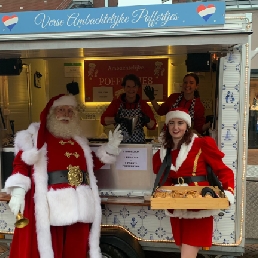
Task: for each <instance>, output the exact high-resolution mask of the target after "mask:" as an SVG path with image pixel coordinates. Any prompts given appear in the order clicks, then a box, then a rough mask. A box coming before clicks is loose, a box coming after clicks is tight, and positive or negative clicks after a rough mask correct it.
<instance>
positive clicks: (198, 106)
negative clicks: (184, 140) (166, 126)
mask: <svg viewBox="0 0 258 258" xmlns="http://www.w3.org/2000/svg"><path fill="white" fill-rule="evenodd" d="M180 94H181V93H173V94H171V95H170V96H169V97H168V98H167V100H166V101H165V102H164V103H162V104H161V106H160V108H159V110H158V112H157V114H158V115H160V116H165V115H166V114H167V113H168V111H169V110H170V109H171V107H172V105H173V104H175V102H176V100H177V99H178V97H179V96H180ZM191 103H192V100H186V99H185V98H184V96H183V98H182V100H181V101H180V102H179V104H178V107H180V108H185V109H187V110H189V108H190V106H191ZM204 113H205V110H204V106H203V104H202V102H201V100H200V98H196V99H195V106H194V125H193V129H195V130H196V131H197V132H198V133H200V134H201V133H203V131H202V126H203V125H204V124H205V117H204Z"/></svg>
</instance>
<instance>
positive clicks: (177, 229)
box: [170, 216, 213, 247]
mask: <svg viewBox="0 0 258 258" xmlns="http://www.w3.org/2000/svg"><path fill="white" fill-rule="evenodd" d="M170 222H171V226H172V233H173V237H174V240H175V243H176V245H178V246H181V245H182V244H187V245H191V246H197V247H210V246H212V233H213V217H212V216H211V217H207V218H201V219H179V218H173V217H170Z"/></svg>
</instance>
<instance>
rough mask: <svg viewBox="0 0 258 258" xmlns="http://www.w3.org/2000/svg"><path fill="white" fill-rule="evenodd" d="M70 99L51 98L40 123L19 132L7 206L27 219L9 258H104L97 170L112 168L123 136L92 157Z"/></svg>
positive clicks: (118, 135)
mask: <svg viewBox="0 0 258 258" xmlns="http://www.w3.org/2000/svg"><path fill="white" fill-rule="evenodd" d="M76 106H77V103H76V100H75V97H74V96H72V95H59V96H56V97H54V98H52V99H51V100H50V101H49V102H48V104H47V106H46V107H45V109H44V110H43V111H42V113H41V115H40V123H33V124H31V125H30V126H29V128H28V129H27V130H24V131H20V132H18V133H17V135H16V138H15V159H14V163H13V172H12V175H11V176H10V177H9V178H8V179H7V181H6V183H5V189H6V191H7V192H8V193H10V194H11V200H10V202H9V206H10V209H11V211H12V212H13V213H14V215H17V213H18V212H21V213H23V214H24V216H25V217H27V218H28V219H29V224H28V225H27V226H26V227H24V228H16V229H15V232H14V237H13V242H12V246H11V252H10V258H39V257H40V258H71V257H76V258H86V257H87V254H88V253H89V254H90V257H91V258H100V257H101V252H100V249H99V236H100V224H101V206H100V198H99V195H98V187H97V184H96V178H95V176H94V172H93V170H97V169H99V168H101V167H102V166H103V165H104V163H109V164H111V163H114V162H115V160H116V156H117V155H118V154H119V149H118V145H119V144H120V142H121V140H122V135H121V133H120V131H119V128H117V129H116V130H115V131H114V133H112V132H110V133H109V141H108V143H105V144H103V145H102V146H100V147H99V149H98V150H97V152H96V154H95V153H93V152H91V149H90V147H89V144H88V141H87V139H86V138H84V137H83V136H82V131H81V128H80V126H79V118H78V115H77V111H76Z"/></svg>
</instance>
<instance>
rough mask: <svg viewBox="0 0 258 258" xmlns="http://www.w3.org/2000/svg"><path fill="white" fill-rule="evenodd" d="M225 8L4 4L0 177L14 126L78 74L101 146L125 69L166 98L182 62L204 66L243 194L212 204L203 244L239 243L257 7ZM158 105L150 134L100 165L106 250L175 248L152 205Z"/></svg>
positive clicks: (133, 252)
mask: <svg viewBox="0 0 258 258" xmlns="http://www.w3.org/2000/svg"><path fill="white" fill-rule="evenodd" d="M225 9H226V8H225V3H224V2H220V1H216V2H204V3H202V2H193V3H183V4H174V5H162V4H161V5H149V6H144V5H142V6H129V7H110V8H96V9H95V8H90V9H87V8H86V9H71V10H53V11H30V12H15V13H0V16H1V21H2V23H0V34H1V36H0V63H1V65H0V92H1V113H2V114H1V118H2V130H1V131H2V142H3V146H2V160H1V164H2V172H1V175H2V177H1V180H2V182H1V185H2V188H3V186H4V181H5V180H6V178H7V177H8V175H10V173H11V169H12V168H11V166H12V165H11V162H12V159H13V153H14V148H13V145H12V144H13V136H14V135H15V132H17V131H19V130H23V129H26V128H27V126H28V125H29V124H30V123H31V122H36V121H38V120H39V114H40V112H41V110H42V109H43V108H44V106H45V104H46V103H47V100H48V99H49V98H51V97H52V96H55V95H57V94H60V93H65V92H66V88H65V85H66V84H67V83H70V82H77V83H78V85H79V88H80V94H79V95H78V96H77V98H78V101H79V107H78V111H79V113H80V117H81V122H82V126H83V128H84V131H85V134H86V136H87V137H88V138H89V141H90V145H91V148H92V150H93V151H94V149H96V147H98V146H99V144H101V142H104V141H106V140H107V132H108V131H109V130H110V129H111V130H112V127H106V128H102V126H101V125H100V121H99V118H100V115H101V114H102V112H103V111H104V110H105V108H106V107H107V105H108V104H109V102H110V101H111V100H112V98H113V97H117V96H119V94H121V92H122V91H121V78H122V77H123V75H125V74H128V73H135V74H137V75H138V76H139V77H140V79H141V81H142V84H143V85H151V86H153V87H154V89H155V94H156V99H157V100H158V101H159V102H163V101H164V100H165V99H166V97H167V96H169V95H170V94H171V93H173V92H177V91H180V84H181V81H182V79H183V76H184V74H185V73H187V72H197V73H198V75H199V77H200V87H199V91H200V95H201V99H202V102H203V104H204V106H205V108H206V115H207V117H208V116H212V117H213V120H212V121H213V127H212V129H211V130H210V134H211V136H212V137H214V138H215V139H216V141H217V144H218V146H219V148H220V149H221V150H222V151H223V152H224V153H225V158H224V162H225V164H226V165H227V166H229V167H230V168H231V169H232V170H233V171H234V174H235V182H236V191H235V203H234V204H231V206H230V208H229V209H226V210H222V211H221V212H220V213H219V214H218V216H214V233H213V246H212V247H211V248H210V249H209V250H202V251H201V253H202V254H203V255H205V256H206V257H223V256H226V257H230V258H231V257H232V258H233V257H235V256H238V255H241V254H243V253H244V246H245V226H246V225H245V221H246V217H245V208H246V207H245V204H246V194H245V192H246V190H245V189H246V173H247V171H246V169H247V142H248V135H247V126H248V115H247V110H248V105H249V103H248V99H249V81H250V61H251V58H252V51H251V34H252V16H251V14H248V13H241V14H240V13H237V14H228V13H226V12H225ZM140 95H141V96H142V98H143V99H145V100H147V99H146V96H145V95H144V93H143V92H140ZM155 117H156V119H157V121H158V127H157V129H156V130H154V131H146V144H121V149H122V152H121V154H120V156H119V159H118V160H117V162H116V163H115V164H113V165H106V166H104V167H103V168H102V169H101V170H99V171H95V174H96V177H97V180H98V186H99V193H100V196H101V198H102V211H103V216H102V225H101V227H102V234H101V240H100V242H101V250H102V254H103V257H112V258H142V257H144V251H146V250H153V251H164V252H178V251H179V250H178V248H177V247H176V245H175V244H174V240H173V235H172V232H171V225H170V221H169V217H167V216H166V215H165V212H164V210H162V209H161V210H152V209H150V201H149V200H150V196H151V193H152V188H153V183H154V180H155V176H154V175H153V171H152V156H153V154H154V153H155V152H156V151H157V150H158V149H159V148H160V144H159V142H158V141H157V138H158V135H159V133H160V128H161V127H162V125H163V123H164V117H158V116H157V115H156V116H155ZM2 192H4V189H2ZM5 198H7V199H5ZM6 200H8V196H5V195H4V194H3V196H2V202H1V204H0V207H1V208H0V211H1V212H0V220H1V223H0V232H1V233H2V234H3V235H5V237H6V239H10V241H11V237H12V234H13V231H14V222H15V218H14V217H13V216H12V214H11V212H10V210H9V208H8V205H7V202H6ZM6 241H8V240H6Z"/></svg>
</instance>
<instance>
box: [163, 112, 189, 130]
mask: <svg viewBox="0 0 258 258" xmlns="http://www.w3.org/2000/svg"><path fill="white" fill-rule="evenodd" d="M173 118H180V119H183V120H184V121H185V122H186V123H187V125H188V126H189V127H191V116H190V115H189V114H187V113H186V112H184V111H181V110H174V111H169V112H168V113H167V114H166V125H167V124H168V122H169V121H170V120H171V119H173Z"/></svg>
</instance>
